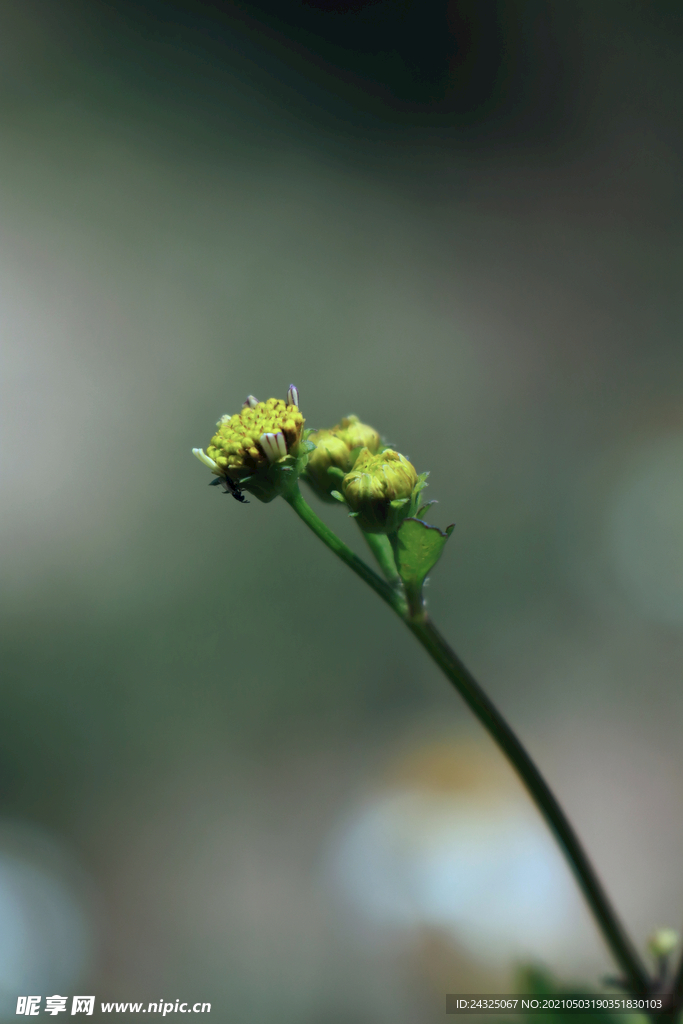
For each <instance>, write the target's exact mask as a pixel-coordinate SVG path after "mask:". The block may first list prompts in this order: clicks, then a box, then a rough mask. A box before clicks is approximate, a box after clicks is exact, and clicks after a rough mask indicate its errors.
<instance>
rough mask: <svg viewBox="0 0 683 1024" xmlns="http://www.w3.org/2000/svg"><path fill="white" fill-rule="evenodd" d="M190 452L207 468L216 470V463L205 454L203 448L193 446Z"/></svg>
mask: <svg viewBox="0 0 683 1024" xmlns="http://www.w3.org/2000/svg"><path fill="white" fill-rule="evenodd" d="M192 454H193V455H196V456H197V458H198V459H199V461H200V462H203V463H204V465H205V466H208V467H209V469H213V470H215V471H216V472H217V471H218V463H217V462H214V461H213V459H212V458H211V456H210V455H207V454H206V452H205V451H204V449H203V448H193V449H192Z"/></svg>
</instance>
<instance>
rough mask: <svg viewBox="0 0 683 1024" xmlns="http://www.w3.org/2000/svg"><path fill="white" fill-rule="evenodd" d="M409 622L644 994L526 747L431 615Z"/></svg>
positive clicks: (614, 920) (629, 948) (612, 914)
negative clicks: (512, 773)
mask: <svg viewBox="0 0 683 1024" xmlns="http://www.w3.org/2000/svg"><path fill="white" fill-rule="evenodd" d="M406 624H407V626H408V629H410V630H411V631H412V633H413V634H414V635H415V636H416V637H417V639H418V640H419V642H420V643H421V644H422V646H423V647H424V648H425V650H426V651H427V652H428V654H430V655H431V657H432V658H433V659H434V661H435V662H436V664H437V665H438V666H439V667H440V668H441V669H442V671H443V672H444V674H445V675H446V676H447V677H448V678H449V679H450V681H451V682H452V683H453V686H454V687H455V688H456V690H457V691H458V693H459V694H460V696H461V697H462V698H463V699H464V700H465V702H466V703H467V704H468V706H469V707H470V709H471V710H472V711H473V712H474V714H475V715H476V716H477V718H478V719H479V721H480V722H481V724H482V725H483V726H484V728H485V729H486V730H487V731H488V732H489V734H490V735H491V737H492V738H493V739H494V740H495V742H496V743H497V744H498V746H499V747H500V749H501V750H502V751H503V753H504V754H505V755H506V757H507V758H508V760H509V761H510V763H511V764H512V765H513V767H514V768H515V769H516V771H517V773H518V775H519V776H520V778H521V779H522V781H523V782H524V784H525V786H526V788H527V790H528V791H529V794H530V795H531V798H532V799H533V801H534V803H535V804H536V806H537V807H538V809H539V810H540V812H541V814H542V815H543V817H544V818H545V820H546V822H547V823H548V825H549V826H550V829H551V830H552V832H553V833H554V835H555V838H556V839H557V841H558V843H559V844H560V846H561V847H562V850H563V851H564V853H565V856H566V858H567V860H568V861H569V864H570V866H571V868H572V870H573V871H574V874H575V876H576V879H577V881H578V883H579V885H580V887H581V889H582V890H583V894H584V896H585V897H586V900H587V902H588V904H589V906H590V908H591V910H592V911H593V914H594V915H595V918H596V921H597V923H598V925H599V926H600V928H601V930H602V933H603V935H604V937H605V939H606V941H607V944H608V946H609V947H610V949H611V950H612V953H613V955H614V957H615V959H616V960H617V962H618V963H619V964H620V965H621V968H622V970H623V971H624V974H625V975H626V977H627V978H628V981H629V984H630V986H631V989H632V991H633V992H636V993H638V994H642V995H644V994H645V993H646V992H648V991H649V989H650V979H649V976H648V973H647V971H646V969H645V967H644V966H643V964H642V962H641V960H640V957H639V956H638V953H637V951H636V949H635V947H634V946H633V945H632V943H631V941H630V939H629V937H628V935H627V934H626V931H625V930H624V927H623V925H622V924H621V922H620V921H619V919H618V917H617V914H616V911H615V910H614V908H613V907H612V905H611V903H610V900H609V897H608V896H607V893H606V892H605V890H604V889H603V887H602V883H601V882H600V880H599V878H598V876H597V875H596V873H595V870H594V868H593V865H592V864H591V862H590V860H589V859H588V855H587V854H586V852H585V850H584V848H583V846H582V844H581V841H580V839H579V837H578V836H577V834H576V832H575V831H574V828H573V826H572V825H571V823H570V822H569V820H568V818H567V817H566V815H565V813H564V811H563V810H562V808H561V807H560V805H559V803H558V802H557V800H556V798H555V795H554V794H553V792H552V790H551V789H550V787H549V786H548V784H547V782H546V781H545V779H544V778H543V776H542V775H541V773H540V772H539V770H538V768H537V767H536V765H535V764H534V762H533V761H532V759H531V758H530V757H529V754H528V753H527V752H526V750H525V748H524V746H523V745H522V743H521V742H520V741H519V739H518V738H517V736H516V735H515V733H514V732H513V731H512V729H511V728H510V726H509V725H508V724H507V722H506V721H505V719H504V718H503V716H502V715H501V713H500V711H498V709H497V708H496V706H495V705H494V704H493V702H492V701H491V700H489V698H488V697H487V695H486V694H485V693H484V691H483V690H482V688H481V686H480V685H479V683H478V682H477V681H476V679H475V678H474V676H473V675H472V673H471V672H470V671H469V669H468V668H467V667H466V666H465V665H463V663H462V661H461V660H460V658H459V657H458V656H457V654H456V653H455V651H453V650H451V648H450V647H449V645H448V644H447V643H446V641H445V640H444V638H443V637H442V636H441V634H440V633H439V632H438V630H437V629H436V627H435V626H434V625H433V624H432V622H431V621H430V620H429V618H428V617H427V616H426V615H423V617H422V618H421V619H413V620H411V621H408V622H407V623H406Z"/></svg>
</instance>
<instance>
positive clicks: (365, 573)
mask: <svg viewBox="0 0 683 1024" xmlns="http://www.w3.org/2000/svg"><path fill="white" fill-rule="evenodd" d="M283 497H284V499H285V501H286V502H288V503H289V504H290V505H291V506H292V508H293V509H294V511H295V512H296V514H297V515H298V516H299V517H300V518H301V519H303V521H304V522H305V523H306V526H308V527H310V528H311V530H313V533H315V535H316V536H317V537H319V538H320V540H321V541H322V542H323V544H326V545H327V546H328V548H330V550H331V551H334V553H335V555H337V556H338V557H339V558H341V560H342V562H346V564H347V565H348V566H349V568H350V569H353V571H354V572H355V573H356V574H357V575H358V576H360V578H361V579H362V580H363V581H364V582H365V583H367V584H368V586H370V587H372V589H373V590H374V591H375V593H376V594H379V596H380V597H381V598H382V600H383V601H386V603H387V604H388V605H389V607H390V608H393V609H394V611H395V612H396V614H397V615H400V616H401V618H403V614H404V611H405V601H404V599H403V596H402V595H401V594H400V593H399V592H398V591H397V590H394V589H393V588H392V587H390V586H389V584H388V583H385V581H384V580H383V579H381V577H379V576H378V575H377V573H376V572H373V570H372V569H371V568H370V566H368V565H366V564H365V562H364V561H363V559H362V558H359V557H358V555H357V554H355V553H354V552H353V551H352V550H351V548H350V547H348V546H347V545H346V544H345V543H344V541H343V540H340V538H339V537H338V536H337V535H336V533H334V532H333V531H332V530H330V528H329V526H327V525H326V524H325V523H324V522H323V521H322V519H319V518H318V516H317V515H316V514H315V512H314V511H313V509H312V508H311V507H310V505H308V504H307V502H306V501H305V500H304V497H303V495H302V493H301V491H300V490H299V488H298V487H295V488H292V490H290V491H288V492H287V493H286V494H284V495H283Z"/></svg>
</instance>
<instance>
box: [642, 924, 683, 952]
mask: <svg viewBox="0 0 683 1024" xmlns="http://www.w3.org/2000/svg"><path fill="white" fill-rule="evenodd" d="M679 939H680V935H679V934H678V932H677V931H674V929H673V928H657V930H656V931H654V932H653V933H652V935H651V936H650V937H649V939H648V940H647V948H648V949H649V950H650V952H651V953H652V955H653V956H654V957H656V958H657V959H660V958H661V957H668V956H669V955H670V954H671V953H673V951H674V949H675V948H676V946H677V945H678V942H679Z"/></svg>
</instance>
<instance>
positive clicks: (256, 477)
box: [192, 385, 308, 501]
mask: <svg viewBox="0 0 683 1024" xmlns="http://www.w3.org/2000/svg"><path fill="white" fill-rule="evenodd" d="M298 400H299V394H298V391H297V389H296V388H295V387H294V386H293V385H292V386H291V387H290V389H289V391H288V392H287V400H286V401H282V399H279V398H269V399H268V401H267V402H259V401H257V399H256V398H254V396H253V395H249V397H248V398H247V400H246V402H245V403H244V405H243V407H242V411H241V412H239V413H237V414H235V415H234V416H228V415H227V414H226V415H225V416H221V418H220V420H219V421H218V423H217V424H216V427H217V430H216V433H215V434H214V436H213V437H212V438H211V442H210V443H209V445H208V446H207V449H206V453H205V452H204V451H203V450H202V449H201V448H193V449H192V452H193V454H194V455H196V456H197V458H198V459H199V460H200V461H201V462H203V463H204V464H205V465H206V466H208V467H209V468H210V469H211V470H212V471H213V473H214V474H215V475H216V476H218V477H219V478H223V480H224V481H226V484H225V486H226V488H227V489H229V490H230V491H231V492H232V493H233V494H235V487H234V486H233V487H231V486H230V484H231V483H232V484H233V485H236V486H237V488H241V487H242V486H243V487H244V488H245V490H248V491H251V492H252V493H253V494H255V495H256V496H257V497H258V498H260V499H261V500H262V501H271V500H272V498H274V497H275V496H276V494H278V493H281V490H282V485H283V484H284V483H286V482H287V481H286V479H285V478H286V477H287V476H289V477H290V478H291V477H292V476H293V472H292V471H293V469H295V468H296V470H297V473H296V475H297V476H298V474H299V473H300V472H301V471H302V470H303V468H304V466H305V464H306V449H307V448H308V446H307V445H306V442H304V443H303V446H302V445H301V442H302V437H303V429H304V422H305V421H304V417H303V416H302V415H301V413H300V412H299V406H298ZM238 494H239V491H238ZM236 496H237V495H236Z"/></svg>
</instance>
